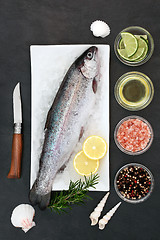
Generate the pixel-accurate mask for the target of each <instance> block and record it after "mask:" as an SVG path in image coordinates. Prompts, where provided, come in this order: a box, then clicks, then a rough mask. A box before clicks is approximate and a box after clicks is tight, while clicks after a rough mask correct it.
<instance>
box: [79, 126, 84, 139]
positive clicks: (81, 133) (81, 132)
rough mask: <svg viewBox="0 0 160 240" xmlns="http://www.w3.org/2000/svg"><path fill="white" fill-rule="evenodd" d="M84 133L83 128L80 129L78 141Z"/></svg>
mask: <svg viewBox="0 0 160 240" xmlns="http://www.w3.org/2000/svg"><path fill="white" fill-rule="evenodd" d="M83 133H84V127H81V130H80V134H79V140H80V139H81V138H82V136H83Z"/></svg>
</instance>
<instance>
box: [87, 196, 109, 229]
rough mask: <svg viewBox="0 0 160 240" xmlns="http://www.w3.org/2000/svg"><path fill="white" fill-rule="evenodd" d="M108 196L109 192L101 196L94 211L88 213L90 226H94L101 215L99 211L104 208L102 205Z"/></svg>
mask: <svg viewBox="0 0 160 240" xmlns="http://www.w3.org/2000/svg"><path fill="white" fill-rule="evenodd" d="M108 196H109V192H108V193H107V194H106V195H105V196H104V197H103V198H102V200H101V201H100V202H99V204H98V205H97V207H96V208H95V209H94V211H93V212H92V213H91V214H90V216H89V217H90V219H91V226H94V225H96V224H97V222H98V218H99V216H100V215H101V212H102V210H103V208H104V205H105V203H106V201H107V198H108Z"/></svg>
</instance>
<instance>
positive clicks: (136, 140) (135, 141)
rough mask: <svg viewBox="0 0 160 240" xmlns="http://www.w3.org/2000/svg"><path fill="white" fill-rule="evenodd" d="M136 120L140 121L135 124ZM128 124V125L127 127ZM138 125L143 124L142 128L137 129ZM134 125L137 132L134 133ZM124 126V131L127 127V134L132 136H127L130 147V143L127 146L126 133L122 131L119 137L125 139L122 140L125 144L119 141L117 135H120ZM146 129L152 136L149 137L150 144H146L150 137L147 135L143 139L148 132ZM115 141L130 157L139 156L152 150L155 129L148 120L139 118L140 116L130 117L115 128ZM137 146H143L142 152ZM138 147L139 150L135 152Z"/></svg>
mask: <svg viewBox="0 0 160 240" xmlns="http://www.w3.org/2000/svg"><path fill="white" fill-rule="evenodd" d="M129 120H133V121H132V122H134V124H132V123H131V122H129ZM135 120H138V121H137V122H135ZM142 122H143V123H142ZM126 123H127V124H128V125H126ZM137 124H138V125H139V124H141V126H138V127H137ZM142 124H143V129H142ZM124 125H126V126H124ZM133 125H134V126H135V131H132V130H133ZM122 126H123V129H125V127H126V129H127V134H130V135H127V137H128V141H129V142H130V145H129V143H128V145H127V139H126V135H125V133H124V131H122V132H121V133H120V135H119V136H120V137H123V138H122V142H123V143H121V144H120V142H119V140H118V139H117V134H118V133H119V130H120V131H121V129H122ZM146 128H147V131H148V132H149V134H150V136H149V137H148V142H145V140H146V136H148V135H147V133H146V135H145V138H144V139H143V136H144V134H145V133H144V131H145V130H146ZM139 129H140V130H139ZM138 133H140V134H141V136H140V135H139V136H137V134H138ZM131 136H134V138H133V139H131ZM137 137H138V138H137ZM141 138H142V139H141ZM114 140H115V143H116V145H117V147H118V148H119V149H120V150H121V151H122V152H124V153H126V154H128V155H139V154H142V153H144V152H146V151H147V150H148V149H149V148H150V146H151V144H152V141H153V129H152V127H151V125H150V123H149V122H148V121H147V120H146V119H144V118H142V117H139V116H128V117H125V118H123V119H122V120H121V121H120V122H119V123H118V124H117V126H116V128H115V131H114ZM140 141H141V142H140ZM136 144H139V145H140V146H141V147H140V150H138V147H137V146H136ZM123 145H126V147H124V146H123ZM142 146H144V148H142ZM136 147H137V150H135V149H136ZM130 149H133V151H132V150H130Z"/></svg>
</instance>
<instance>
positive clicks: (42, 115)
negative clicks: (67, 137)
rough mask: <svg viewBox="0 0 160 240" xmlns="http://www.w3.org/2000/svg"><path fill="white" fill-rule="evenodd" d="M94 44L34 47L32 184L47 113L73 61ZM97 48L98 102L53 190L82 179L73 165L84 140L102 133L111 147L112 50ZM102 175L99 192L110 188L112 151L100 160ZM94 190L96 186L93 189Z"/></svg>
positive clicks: (32, 71) (32, 73) (61, 188)
mask: <svg viewBox="0 0 160 240" xmlns="http://www.w3.org/2000/svg"><path fill="white" fill-rule="evenodd" d="M90 46H91V45H47V46H37V45H34V46H31V48H30V53H31V79H32V111H31V124H32V127H31V175H30V187H32V185H33V183H34V181H35V179H36V176H37V172H38V169H39V158H40V154H41V150H42V146H43V140H44V126H45V121H46V116H47V113H48V110H49V109H50V106H51V104H52V102H53V100H54V97H55V95H56V92H57V90H58V88H59V86H60V83H61V82H62V80H63V78H64V75H65V73H66V72H67V70H68V68H69V67H70V66H71V64H72V63H73V62H74V61H75V59H76V58H77V57H79V56H80V55H81V54H82V53H83V52H84V51H85V50H86V49H87V48H89V47H90ZM95 46H97V47H98V54H99V58H100V63H101V66H100V75H101V77H100V84H99V86H98V90H97V94H96V95H97V101H96V105H95V106H94V108H93V109H91V116H90V118H89V119H88V122H87V125H86V126H84V128H85V132H84V134H83V137H82V138H81V140H80V142H78V143H77V146H76V148H75V149H74V151H73V154H72V156H71V158H70V160H69V162H68V163H67V166H66V168H65V169H64V171H63V172H61V173H60V172H59V173H57V175H56V177H55V180H54V183H53V188H52V189H53V190H63V189H68V186H69V182H70V180H72V181H75V180H77V179H79V178H83V177H82V176H80V175H78V174H77V173H76V171H75V170H74V167H73V158H74V156H75V154H76V153H77V152H78V151H80V150H81V149H82V143H83V142H84V140H85V139H86V138H87V137H88V136H90V135H99V136H101V137H103V138H104V139H105V140H106V141H107V143H108V149H109V53H110V47H109V46H108V45H95ZM98 173H99V175H100V179H99V183H98V184H97V185H96V190H97V191H108V190H109V185H110V184H109V150H108V152H107V154H106V156H105V157H104V158H103V159H101V160H100V167H99V170H98ZM91 190H94V191H95V189H91Z"/></svg>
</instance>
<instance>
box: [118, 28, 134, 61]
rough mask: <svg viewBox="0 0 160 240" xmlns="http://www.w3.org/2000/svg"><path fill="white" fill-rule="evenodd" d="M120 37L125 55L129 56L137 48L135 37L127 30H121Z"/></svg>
mask: <svg viewBox="0 0 160 240" xmlns="http://www.w3.org/2000/svg"><path fill="white" fill-rule="evenodd" d="M121 37H122V39H123V43H124V46H125V50H126V53H127V56H128V58H129V57H131V56H133V55H134V54H135V53H136V51H137V49H138V41H137V38H136V37H135V36H134V35H133V34H131V33H129V32H122V33H121Z"/></svg>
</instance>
